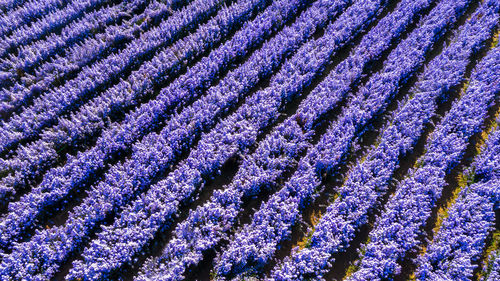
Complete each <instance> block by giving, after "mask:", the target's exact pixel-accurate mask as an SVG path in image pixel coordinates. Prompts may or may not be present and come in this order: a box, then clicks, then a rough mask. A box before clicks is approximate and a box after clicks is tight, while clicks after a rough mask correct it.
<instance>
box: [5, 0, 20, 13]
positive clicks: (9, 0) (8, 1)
mask: <svg viewBox="0 0 500 281" xmlns="http://www.w3.org/2000/svg"><path fill="white" fill-rule="evenodd" d="M23 4H24V0H5V1H3V2H2V3H0V11H1V12H2V13H4V14H5V13H7V12H8V11H10V10H12V9H14V8H16V7H18V6H21V5H23Z"/></svg>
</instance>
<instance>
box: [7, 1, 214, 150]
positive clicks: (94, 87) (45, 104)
mask: <svg viewBox="0 0 500 281" xmlns="http://www.w3.org/2000/svg"><path fill="white" fill-rule="evenodd" d="M223 2H224V1H223V0H209V1H203V0H195V1H194V2H193V3H191V4H190V5H188V6H186V7H184V8H183V9H182V10H181V11H179V12H176V13H175V14H174V15H172V16H171V17H169V18H168V19H167V20H165V21H163V22H162V23H160V25H159V26H157V27H155V28H153V29H151V30H149V31H148V32H146V33H143V34H141V35H140V37H139V38H137V39H135V40H133V41H132V42H130V43H129V44H127V46H126V48H125V49H123V50H121V51H119V52H118V53H116V54H111V55H110V56H108V57H107V58H105V59H103V60H101V61H99V62H97V63H94V64H93V65H92V66H89V67H85V68H84V69H83V70H82V71H81V72H80V73H79V74H78V76H77V77H76V78H75V79H73V80H70V81H67V82H66V83H65V84H64V85H63V86H61V87H59V88H57V89H53V90H50V91H49V92H48V93H46V94H44V95H42V96H41V97H39V98H37V99H36V100H35V101H34V104H33V105H32V106H30V107H29V108H26V109H25V110H24V111H23V112H21V114H19V115H15V116H13V117H12V118H11V119H10V120H9V121H8V122H7V123H5V124H3V126H2V127H1V128H0V153H3V152H5V151H6V150H8V149H9V148H12V147H14V146H15V145H17V144H18V143H19V142H20V141H22V140H24V139H27V138H30V137H34V136H36V135H37V134H38V133H39V132H40V131H41V130H42V129H43V128H44V127H46V126H48V125H50V124H53V123H54V122H56V120H57V117H58V116H59V115H60V114H62V113H64V112H67V111H71V110H72V109H75V108H78V107H79V106H80V105H82V103H84V102H85V101H86V100H88V99H89V98H90V97H92V96H93V95H96V94H97V93H98V92H99V90H100V89H101V88H102V87H104V86H107V85H108V84H110V83H112V81H113V80H115V79H118V78H119V76H120V74H121V73H122V72H124V71H126V70H127V69H130V68H133V67H134V66H137V65H139V64H140V63H141V61H140V59H141V58H143V57H147V56H148V55H150V54H151V53H153V52H155V51H156V50H157V49H158V48H159V47H162V46H164V45H167V44H170V43H172V42H173V41H175V40H176V39H178V37H179V36H180V35H182V33H183V32H184V31H188V30H191V29H193V28H194V27H195V26H197V25H198V23H199V22H200V21H201V20H203V19H204V18H207V17H209V16H211V15H212V14H213V13H215V11H217V10H218V9H219V8H220V6H221V5H222V4H223Z"/></svg>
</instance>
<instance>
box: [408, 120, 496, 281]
mask: <svg viewBox="0 0 500 281" xmlns="http://www.w3.org/2000/svg"><path fill="white" fill-rule="evenodd" d="M499 124H500V118H497V120H496V124H494V125H493V127H494V128H496V129H494V130H495V131H493V132H492V133H490V134H489V136H488V137H487V140H486V143H485V145H484V147H481V152H480V154H479V155H477V156H476V157H475V159H474V163H473V165H472V167H471V169H469V171H468V173H472V175H473V176H474V178H473V180H474V181H475V182H476V183H473V184H471V185H469V186H466V187H464V188H463V189H462V190H460V193H459V195H458V198H457V199H456V200H455V202H454V204H453V205H452V206H451V207H450V209H449V210H448V211H447V216H446V217H445V219H444V221H443V223H442V226H441V227H440V228H439V230H438V232H437V233H436V235H435V237H434V239H433V241H432V243H430V245H429V246H428V247H427V249H426V252H425V254H424V256H422V257H419V258H417V263H418V268H417V274H416V277H417V279H418V280H429V279H436V278H441V279H448V280H471V279H472V277H473V272H474V270H475V268H476V267H477V266H478V265H477V264H476V263H477V261H478V260H479V259H480V258H481V256H482V254H483V251H484V248H485V246H486V240H487V238H488V236H489V234H490V232H491V231H492V230H494V229H495V211H496V210H497V209H498V208H499V207H500V181H498V176H499V175H500V174H499V173H498V172H499V169H500V166H498V165H495V164H498V161H499V159H500V130H499V129H498V125H499ZM476 171H479V172H478V173H476ZM478 181H480V182H478Z"/></svg>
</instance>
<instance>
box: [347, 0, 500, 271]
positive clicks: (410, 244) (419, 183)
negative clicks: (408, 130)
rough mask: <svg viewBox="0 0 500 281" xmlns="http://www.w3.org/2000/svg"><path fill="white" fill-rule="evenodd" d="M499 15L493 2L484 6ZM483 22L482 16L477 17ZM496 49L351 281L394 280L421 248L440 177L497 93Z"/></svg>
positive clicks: (383, 218)
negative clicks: (408, 257) (402, 263)
mask: <svg viewBox="0 0 500 281" xmlns="http://www.w3.org/2000/svg"><path fill="white" fill-rule="evenodd" d="M486 3H487V4H489V5H491V6H492V7H493V8H494V9H495V11H496V12H497V13H498V2H495V1H492V2H486ZM481 16H482V15H481ZM499 60H500V48H499V47H496V48H494V49H493V50H491V51H490V52H489V53H488V55H487V56H486V57H485V58H484V59H483V60H482V61H481V62H480V63H479V64H478V66H477V67H476V69H475V71H474V73H473V74H472V76H471V78H470V84H469V86H468V88H467V91H466V93H465V94H464V96H463V97H461V99H460V100H459V101H458V102H456V103H455V104H454V105H453V107H452V109H451V110H450V112H449V113H448V114H447V115H446V116H445V117H444V119H443V121H442V122H441V123H440V124H439V125H438V126H437V127H436V130H435V131H434V132H433V133H432V135H431V136H430V138H429V141H428V143H427V145H426V153H425V154H424V155H423V156H422V157H421V158H420V159H419V160H418V161H419V162H420V163H421V165H420V167H417V168H414V169H412V170H410V172H409V174H408V176H407V177H406V178H405V179H404V180H403V181H402V182H401V183H400V184H398V185H397V187H396V192H395V194H394V195H393V196H392V197H391V198H390V199H389V201H388V202H387V205H386V206H385V208H384V211H383V212H382V214H381V215H380V219H379V220H378V221H377V223H376V226H375V227H374V229H373V230H372V231H371V233H370V242H369V243H368V244H367V246H366V253H365V255H364V256H363V257H362V260H361V264H360V268H359V270H358V271H356V272H355V273H354V274H353V275H352V277H351V279H352V280H360V279H365V278H371V279H383V278H391V277H392V276H394V275H395V274H398V272H399V270H400V265H399V264H398V261H400V260H401V259H402V258H403V257H404V256H405V255H406V253H408V252H409V251H411V250H413V249H415V247H417V246H418V245H420V244H421V242H420V239H419V235H421V233H422V230H421V228H422V227H423V226H424V225H425V223H426V221H427V219H428V218H429V216H430V215H431V211H432V208H433V207H434V206H435V204H436V201H437V200H438V199H439V198H440V196H441V192H442V190H443V188H444V187H445V186H446V180H445V178H444V177H445V176H446V175H447V174H448V173H449V172H450V170H451V169H452V168H453V167H454V166H456V165H457V164H458V162H459V161H460V159H461V158H462V155H463V154H464V153H465V149H466V147H467V145H468V140H469V138H470V137H471V136H472V135H473V134H475V133H477V132H479V131H480V130H481V125H482V124H483V121H484V119H485V117H486V114H487V112H488V109H489V108H490V106H492V104H493V103H494V101H495V97H498V93H499V91H500V83H499V82H498V81H500V65H499V64H498V61H499Z"/></svg>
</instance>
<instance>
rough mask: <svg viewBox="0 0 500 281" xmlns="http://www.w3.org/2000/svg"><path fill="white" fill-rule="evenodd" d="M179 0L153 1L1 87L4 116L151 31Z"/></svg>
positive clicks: (2, 113)
mask: <svg viewBox="0 0 500 281" xmlns="http://www.w3.org/2000/svg"><path fill="white" fill-rule="evenodd" d="M179 2H180V1H179V0H173V1H169V2H167V4H164V3H161V2H158V1H151V3H150V4H149V5H148V6H147V7H146V9H145V10H144V11H143V12H142V13H141V14H138V15H135V16H133V17H132V18H131V19H129V20H127V21H125V22H122V23H119V24H116V25H111V26H108V27H107V28H106V30H105V31H104V33H99V34H96V35H95V36H93V37H89V38H87V39H85V40H84V41H83V42H81V43H77V44H76V45H74V46H72V47H70V48H69V49H67V50H64V54H63V55H59V56H56V57H55V58H53V59H52V60H51V61H49V62H47V63H45V64H42V65H41V66H39V67H38V68H37V69H36V70H35V74H34V75H33V76H34V77H30V78H27V79H26V82H22V83H19V82H18V83H16V84H15V85H14V86H13V87H11V88H10V89H2V90H0V116H1V118H3V119H7V117H8V116H10V115H11V114H12V113H13V112H15V111H20V110H21V106H25V104H27V103H28V101H30V100H32V99H33V98H36V97H38V96H39V95H41V94H43V93H44V92H46V91H48V90H49V89H50V88H51V87H53V86H55V85H57V84H58V83H61V82H62V81H65V80H66V79H67V78H69V76H71V74H72V73H74V75H76V74H77V73H78V71H79V70H80V69H81V68H82V67H84V66H87V65H89V64H90V63H92V62H95V61H97V60H98V59H101V58H102V57H104V56H106V54H107V53H110V52H112V50H114V49H118V50H119V49H121V47H119V46H120V45H123V44H124V43H128V42H130V41H131V40H132V39H135V38H137V37H138V36H139V35H140V34H141V32H144V31H147V30H148V29H149V28H150V27H151V24H152V23H154V22H158V21H161V20H162V18H164V17H165V16H166V15H167V14H169V13H171V12H172V10H173V9H175V8H176V7H177V5H175V4H177V3H179ZM186 2H190V1H186ZM113 52H114V51H113ZM25 107H26V106H25Z"/></svg>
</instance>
